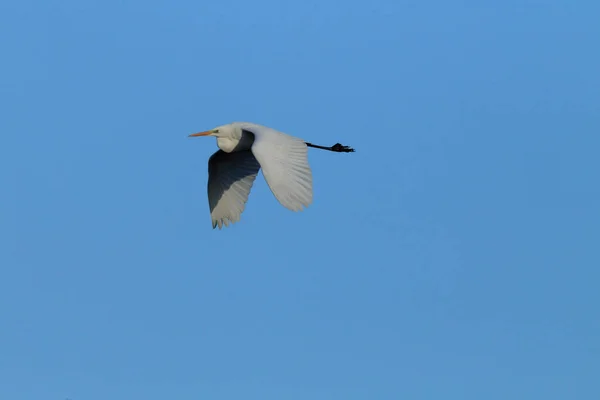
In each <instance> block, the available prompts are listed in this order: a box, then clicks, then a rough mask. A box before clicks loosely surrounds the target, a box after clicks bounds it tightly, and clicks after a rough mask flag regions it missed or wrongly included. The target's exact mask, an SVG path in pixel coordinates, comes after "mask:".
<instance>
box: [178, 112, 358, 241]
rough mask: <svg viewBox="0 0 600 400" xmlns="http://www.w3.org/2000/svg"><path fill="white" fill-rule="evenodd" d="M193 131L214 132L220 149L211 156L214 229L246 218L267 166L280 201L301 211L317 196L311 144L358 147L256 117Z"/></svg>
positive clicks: (336, 149) (342, 150)
mask: <svg viewBox="0 0 600 400" xmlns="http://www.w3.org/2000/svg"><path fill="white" fill-rule="evenodd" d="M189 136H190V137H197V136H213V137H215V138H217V146H218V147H219V149H220V150H217V152H216V153H214V154H213V155H212V156H211V157H210V159H209V160H208V205H209V207H210V215H211V219H212V226H213V229H214V228H216V227H217V226H218V227H219V229H221V228H222V227H223V225H225V226H229V224H230V223H231V224H233V223H235V222H238V221H239V220H240V216H241V214H242V212H243V211H244V208H245V206H246V202H247V201H248V195H249V194H250V189H251V188H252V184H253V183H254V180H255V179H256V175H258V171H259V170H260V169H261V168H262V173H263V176H264V177H265V180H266V181H267V184H268V185H269V188H270V189H271V192H272V193H273V195H274V196H275V198H276V199H277V200H278V201H279V203H281V205H282V206H284V207H285V208H287V209H289V210H292V211H301V210H303V209H304V208H305V207H308V206H309V204H311V203H312V200H313V190H312V171H311V169H310V166H309V165H308V157H307V153H308V147H313V148H316V149H322V150H329V151H333V152H338V153H351V152H353V151H354V149H352V148H350V147H348V146H343V145H341V144H340V143H336V144H335V145H333V146H331V147H326V146H318V145H315V144H312V143H308V142H305V141H304V140H302V139H300V138H297V137H294V136H290V135H287V134H285V133H283V132H280V131H277V130H275V129H272V128H269V127H266V126H263V125H258V124H253V123H250V122H234V123H231V124H227V125H221V126H218V127H216V128H214V129H211V130H208V131H204V132H198V133H192V134H191V135H189Z"/></svg>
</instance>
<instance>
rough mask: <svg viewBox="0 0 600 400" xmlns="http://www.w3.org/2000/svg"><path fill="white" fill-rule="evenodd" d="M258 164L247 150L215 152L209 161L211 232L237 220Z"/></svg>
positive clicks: (242, 209)
mask: <svg viewBox="0 0 600 400" xmlns="http://www.w3.org/2000/svg"><path fill="white" fill-rule="evenodd" d="M259 169H260V165H259V163H258V161H256V158H254V155H253V154H252V152H251V151H250V150H246V151H237V152H234V153H225V152H224V151H222V150H219V151H217V152H216V153H215V154H213V155H212V156H211V157H210V159H209V160H208V204H209V206H210V215H211V218H212V224H213V229H214V228H216V227H217V225H218V226H219V229H221V228H222V227H223V225H225V226H228V225H229V223H230V222H231V223H235V222H238V221H239V220H240V215H241V214H242V212H243V211H244V208H245V206H246V201H248V195H249V194H250V189H251V188H252V184H253V183H254V179H256V175H257V174H258V170H259Z"/></svg>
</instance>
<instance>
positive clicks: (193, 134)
mask: <svg viewBox="0 0 600 400" xmlns="http://www.w3.org/2000/svg"><path fill="white" fill-rule="evenodd" d="M211 133H212V131H204V132H198V133H192V134H191V135H189V136H188V137H196V136H208V135H210V134H211Z"/></svg>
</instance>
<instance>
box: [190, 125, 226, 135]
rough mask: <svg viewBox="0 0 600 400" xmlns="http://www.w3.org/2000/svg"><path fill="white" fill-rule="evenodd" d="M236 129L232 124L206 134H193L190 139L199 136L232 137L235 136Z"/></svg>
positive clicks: (205, 132) (218, 127)
mask: <svg viewBox="0 0 600 400" xmlns="http://www.w3.org/2000/svg"><path fill="white" fill-rule="evenodd" d="M233 133H234V128H233V126H232V125H231V124H228V125H221V126H217V127H216V128H213V129H210V130H208V131H204V132H198V133H192V134H191V135H189V137H197V136H214V137H217V138H219V137H231V136H233Z"/></svg>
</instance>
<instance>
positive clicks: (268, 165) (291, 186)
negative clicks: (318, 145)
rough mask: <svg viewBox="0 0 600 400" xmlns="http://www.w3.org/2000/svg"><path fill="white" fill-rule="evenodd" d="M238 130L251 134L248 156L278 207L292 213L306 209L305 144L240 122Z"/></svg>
mask: <svg viewBox="0 0 600 400" xmlns="http://www.w3.org/2000/svg"><path fill="white" fill-rule="evenodd" d="M242 129H244V130H247V131H249V132H251V133H253V134H254V143H253V144H252V148H251V150H252V153H253V154H254V156H255V157H256V159H257V160H258V162H259V163H260V166H261V168H262V172H263V175H264V177H265V180H266V181H267V184H268V185H269V188H270V189H271V192H273V195H275V197H276V198H277V200H278V201H279V202H280V203H281V205H283V206H284V207H286V208H287V209H289V210H292V211H301V210H302V209H303V208H304V207H308V206H309V205H310V204H311V203H312V200H313V189H312V172H311V170H310V166H309V165H308V154H307V153H308V147H307V146H306V143H304V141H303V140H302V139H299V138H297V137H293V136H290V135H286V134H285V133H282V132H279V131H277V130H275V129H271V128H268V127H266V126H262V125H256V124H250V123H243V124H242Z"/></svg>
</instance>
